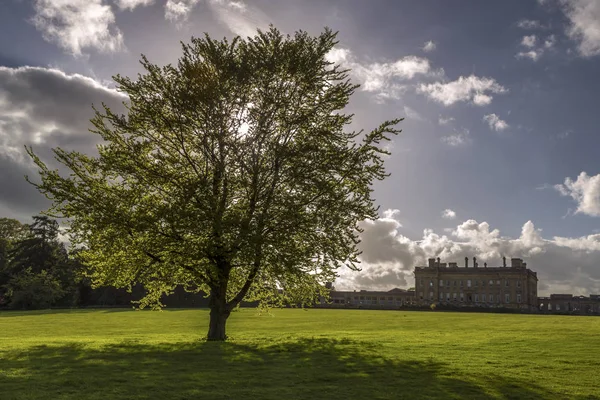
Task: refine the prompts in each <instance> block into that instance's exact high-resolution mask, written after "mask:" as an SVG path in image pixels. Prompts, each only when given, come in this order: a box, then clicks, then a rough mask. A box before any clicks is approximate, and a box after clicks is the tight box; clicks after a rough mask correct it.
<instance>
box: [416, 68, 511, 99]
mask: <svg viewBox="0 0 600 400" xmlns="http://www.w3.org/2000/svg"><path fill="white" fill-rule="evenodd" d="M418 92H420V93H423V94H425V95H426V96H427V97H429V98H430V99H432V100H435V101H437V102H439V103H442V104H443V105H445V106H450V105H453V104H455V103H458V102H471V103H473V104H475V105H477V106H484V105H488V104H490V103H491V102H492V96H491V94H502V93H506V92H508V89H506V88H505V87H503V86H502V85H500V84H499V83H498V82H496V80H495V79H493V78H485V77H484V78H480V77H478V76H475V75H470V76H467V77H465V76H461V77H459V78H458V79H457V80H455V81H451V82H447V83H442V82H435V83H430V84H421V85H420V86H419V87H418Z"/></svg>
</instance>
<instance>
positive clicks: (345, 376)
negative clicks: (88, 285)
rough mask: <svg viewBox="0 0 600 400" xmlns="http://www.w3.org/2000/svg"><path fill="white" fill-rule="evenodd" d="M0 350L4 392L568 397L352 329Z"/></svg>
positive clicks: (49, 395) (21, 395)
mask: <svg viewBox="0 0 600 400" xmlns="http://www.w3.org/2000/svg"><path fill="white" fill-rule="evenodd" d="M379 350H380V349H379ZM0 359H1V360H2V361H1V363H0V399H2V400H8V399H103V400H105V399H278V400H279V399H311V400H312V399H405V398H406V399H438V398H443V399H559V398H565V397H564V396H560V395H559V394H556V393H552V392H549V391H548V390H547V389H546V388H542V387H540V386H538V385H535V384H532V383H529V382H524V381H516V380H507V379H506V378H505V377H501V376H489V377H488V378H489V379H486V380H485V382H481V381H476V380H470V379H469V377H461V376H454V375H453V374H452V370H451V368H450V366H448V365H444V364H440V363H437V362H434V361H431V362H415V361H406V360H397V359H395V358H394V357H393V356H392V355H390V356H382V355H380V352H379V351H378V349H377V346H376V345H374V344H373V343H363V342H357V341H352V340H347V339H341V340H331V339H298V340H293V341H286V342H279V343H271V344H266V345H256V344H247V343H238V342H228V343H215V342H195V343H174V344H173V343H172V344H147V343H139V342H136V341H127V342H122V343H120V344H110V345H106V346H103V347H99V348H90V347H86V346H84V345H81V344H69V345H62V346H38V347H34V348H31V349H30V350H28V351H8V352H1V351H0ZM571 398H572V397H571ZM582 399H583V398H582ZM587 399H592V397H587Z"/></svg>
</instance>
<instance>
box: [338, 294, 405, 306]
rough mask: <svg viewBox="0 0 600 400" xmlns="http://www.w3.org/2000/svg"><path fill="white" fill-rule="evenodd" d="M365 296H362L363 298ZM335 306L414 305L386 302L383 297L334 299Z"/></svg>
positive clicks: (400, 300)
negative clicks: (379, 298)
mask: <svg viewBox="0 0 600 400" xmlns="http://www.w3.org/2000/svg"><path fill="white" fill-rule="evenodd" d="M362 297H363V296H361V298H362ZM333 303H334V304H346V303H347V304H374V305H390V306H391V305H397V306H401V305H403V304H412V303H413V302H412V301H403V300H402V299H396V300H385V297H382V298H381V300H378V299H377V297H373V298H371V297H367V299H360V300H359V299H358V298H356V297H355V298H354V299H352V300H351V299H347V300H346V299H333Z"/></svg>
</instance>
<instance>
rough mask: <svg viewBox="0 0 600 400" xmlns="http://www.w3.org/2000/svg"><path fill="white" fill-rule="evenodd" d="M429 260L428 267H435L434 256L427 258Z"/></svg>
mask: <svg viewBox="0 0 600 400" xmlns="http://www.w3.org/2000/svg"><path fill="white" fill-rule="evenodd" d="M427 261H428V262H429V267H430V268H433V267H435V258H430V259H429V260H427Z"/></svg>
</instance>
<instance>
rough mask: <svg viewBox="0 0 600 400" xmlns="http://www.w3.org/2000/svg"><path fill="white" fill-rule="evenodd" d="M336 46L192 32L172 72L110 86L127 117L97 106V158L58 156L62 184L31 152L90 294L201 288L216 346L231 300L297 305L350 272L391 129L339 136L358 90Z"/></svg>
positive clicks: (328, 41) (154, 295)
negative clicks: (334, 57) (338, 61)
mask: <svg viewBox="0 0 600 400" xmlns="http://www.w3.org/2000/svg"><path fill="white" fill-rule="evenodd" d="M336 43H337V42H336V34H335V33H333V32H331V31H330V30H328V29H326V30H325V31H324V32H323V33H322V34H321V35H320V36H318V37H311V36H309V35H308V34H307V33H305V32H297V33H296V34H295V35H294V36H293V37H290V36H284V35H282V34H281V33H280V32H279V31H277V30H276V29H275V28H271V29H270V30H269V31H267V32H260V31H259V32H258V34H257V35H256V36H255V37H253V38H248V39H245V40H244V39H240V38H239V37H237V38H235V39H234V40H233V41H231V42H229V41H227V40H226V39H224V40H222V41H218V40H214V39H211V38H210V37H209V36H208V35H206V36H205V37H204V38H201V39H198V38H192V41H191V43H190V44H188V45H185V44H184V45H183V56H182V58H181V59H180V60H179V62H178V64H177V66H171V65H167V66H166V67H162V68H160V67H158V66H156V65H154V64H151V63H150V62H149V61H148V60H147V59H146V57H144V56H142V61H141V64H142V66H143V67H144V68H145V70H146V73H145V74H143V75H139V76H138V77H137V79H136V80H131V79H129V78H126V77H122V76H120V75H117V76H115V77H114V80H115V82H116V83H117V88H118V90H119V91H121V92H123V93H125V94H127V95H128V97H129V102H128V103H127V104H126V107H127V109H128V114H127V115H117V114H115V113H113V112H112V111H111V110H110V109H108V108H107V107H104V108H103V110H97V111H96V116H95V117H94V119H93V120H92V123H93V125H94V127H95V129H93V130H92V132H93V133H95V134H97V135H99V136H100V138H102V139H103V140H104V143H103V144H102V145H100V146H98V151H99V156H98V157H93V156H91V155H87V154H81V153H78V152H75V151H66V150H63V149H60V148H57V149H55V150H54V152H55V157H56V159H57V160H58V162H59V163H61V164H62V165H64V166H66V167H67V168H68V169H69V170H70V175H69V176H66V177H64V176H61V175H60V174H59V172H58V171H54V170H50V169H48V168H47V167H46V165H45V164H44V163H43V162H42V160H40V159H39V158H38V157H37V156H36V155H35V154H34V153H33V150H32V149H31V148H29V149H28V152H29V154H30V156H31V157H32V158H33V160H34V161H35V162H36V164H37V165H38V167H39V168H40V174H41V178H42V180H41V183H39V184H36V186H37V187H38V189H39V190H40V191H41V192H42V193H44V194H45V195H47V196H49V197H50V198H51V199H53V207H52V209H51V210H50V211H49V213H50V215H54V216H57V217H65V218H67V222H68V224H69V226H70V234H71V241H72V243H74V244H75V245H81V246H83V248H84V250H83V251H82V252H81V257H82V260H83V261H84V262H85V263H86V264H87V265H88V266H89V267H90V268H91V269H92V271H93V273H92V274H91V278H92V280H93V282H94V284H95V285H113V286H116V287H129V288H131V286H132V285H133V284H134V283H142V284H143V285H144V287H145V289H146V291H147V295H146V297H144V299H143V300H142V301H141V303H140V306H141V307H144V306H146V305H150V304H158V305H160V303H159V299H160V297H161V295H163V294H165V293H171V292H172V290H173V289H174V288H175V287H176V286H177V285H185V287H186V288H187V290H190V291H196V290H203V291H205V292H207V293H209V294H210V324H209V330H208V339H209V340H225V338H226V331H225V326H226V321H227V318H228V317H229V315H230V313H231V311H232V310H233V309H234V308H235V307H236V306H237V305H238V304H239V303H240V302H241V301H242V300H243V299H249V300H260V301H261V302H262V303H265V302H269V301H273V300H275V299H276V298H277V296H280V298H281V297H283V299H284V300H285V299H286V298H287V299H291V300H292V301H294V302H298V301H301V302H302V303H309V302H312V301H314V300H316V299H317V298H318V297H319V296H320V295H323V294H325V293H326V291H327V290H326V289H325V287H324V283H325V282H331V281H333V280H334V279H335V277H336V270H337V269H338V268H339V267H341V266H343V265H347V266H349V267H350V268H354V269H356V268H357V262H358V260H357V256H358V254H359V251H358V250H357V246H356V245H357V243H358V241H359V239H358V233H359V227H358V225H357V223H358V222H360V221H362V220H364V219H367V218H369V219H374V218H376V217H377V208H376V207H374V205H373V200H372V198H371V191H372V189H371V185H372V183H373V182H374V181H375V180H381V179H384V177H386V176H387V175H386V173H385V170H384V166H383V163H384V161H383V155H386V154H389V153H388V152H387V151H386V149H385V148H384V147H383V145H382V142H383V141H386V140H389V137H388V136H387V135H388V134H396V133H397V132H399V131H397V130H396V129H394V125H395V124H397V123H398V122H399V121H400V120H393V121H387V122H384V123H383V124H381V125H380V126H379V127H378V128H376V129H375V130H373V131H372V132H370V133H367V134H363V133H362V131H361V132H346V131H345V129H346V128H347V126H348V125H349V124H350V123H351V120H352V115H346V114H344V113H343V109H344V107H345V106H346V105H347V104H348V101H349V98H350V96H351V95H352V94H353V93H354V91H355V89H356V88H357V86H356V85H353V84H352V83H351V82H350V81H349V80H348V71H347V70H344V69H342V68H341V67H339V66H336V65H333V63H331V62H328V61H327V59H326V55H327V53H328V52H329V51H330V50H331V49H332V48H333V47H334V45H335V44H336Z"/></svg>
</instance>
